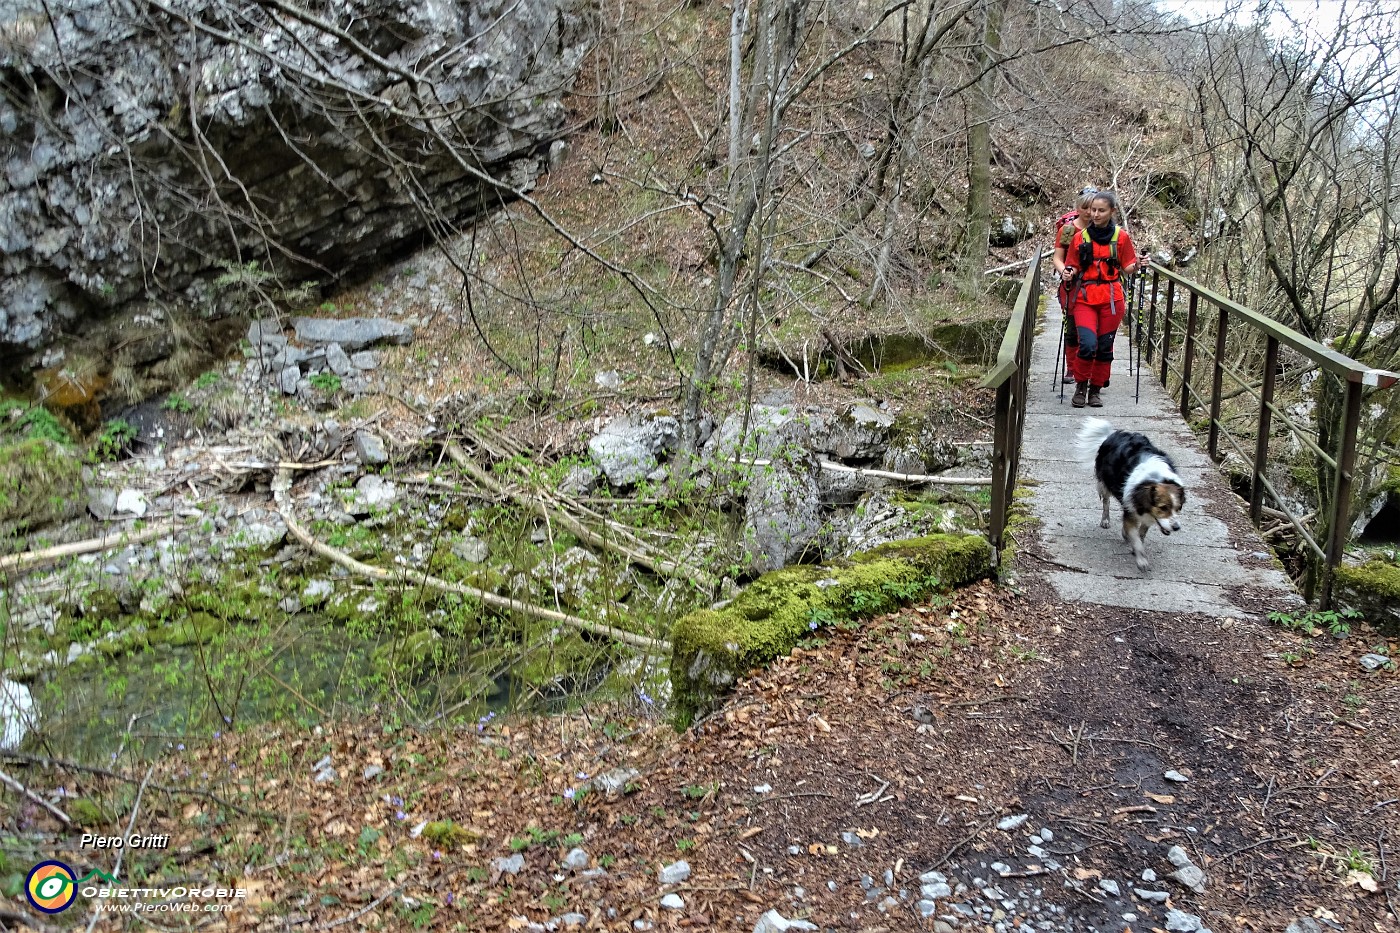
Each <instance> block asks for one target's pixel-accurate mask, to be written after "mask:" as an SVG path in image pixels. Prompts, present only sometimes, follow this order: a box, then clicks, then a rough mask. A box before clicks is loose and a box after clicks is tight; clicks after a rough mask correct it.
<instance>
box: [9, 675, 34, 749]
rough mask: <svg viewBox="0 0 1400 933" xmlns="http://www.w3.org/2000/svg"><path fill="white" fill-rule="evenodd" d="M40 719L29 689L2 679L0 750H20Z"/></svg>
mask: <svg viewBox="0 0 1400 933" xmlns="http://www.w3.org/2000/svg"><path fill="white" fill-rule="evenodd" d="M38 718H39V711H38V707H37V706H35V704H34V697H33V695H32V694H30V692H29V688H28V687H26V686H25V685H24V684H22V683H17V682H16V681H13V680H9V679H7V678H5V677H0V748H19V743H20V742H22V741H24V737H25V735H26V734H27V733H28V732H29V730H30V729H31V728H33V726H34V722H35V720H36V719H38Z"/></svg>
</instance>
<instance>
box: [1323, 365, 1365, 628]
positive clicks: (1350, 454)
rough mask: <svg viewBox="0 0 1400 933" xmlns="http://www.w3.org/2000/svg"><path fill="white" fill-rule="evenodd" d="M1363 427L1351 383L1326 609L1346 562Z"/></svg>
mask: <svg viewBox="0 0 1400 933" xmlns="http://www.w3.org/2000/svg"><path fill="white" fill-rule="evenodd" d="M1360 426H1361V383H1359V382H1348V383H1347V404H1346V412H1345V414H1344V415H1343V416H1342V443H1341V447H1340V449H1339V451H1338V453H1337V485H1336V488H1335V491H1334V492H1333V495H1332V526H1331V528H1330V529H1329V531H1328V535H1327V566H1326V568H1325V569H1324V570H1323V571H1322V598H1321V599H1320V600H1319V601H1318V602H1319V605H1320V606H1321V607H1322V608H1323V609H1329V608H1331V606H1332V572H1333V571H1334V570H1336V569H1337V565H1338V564H1340V563H1341V562H1342V550H1343V548H1345V547H1346V543H1347V534H1348V533H1349V532H1350V531H1351V527H1350V526H1351V481H1352V472H1353V470H1355V468H1356V432H1357V430H1358V429H1359V428H1360Z"/></svg>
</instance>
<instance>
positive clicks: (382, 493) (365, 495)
mask: <svg viewBox="0 0 1400 933" xmlns="http://www.w3.org/2000/svg"><path fill="white" fill-rule="evenodd" d="M355 491H356V492H357V493H359V496H358V498H359V499H360V501H361V502H362V503H363V504H364V505H365V506H366V507H367V508H368V509H370V510H373V509H375V508H378V507H379V506H385V505H389V504H390V503H391V502H393V501H394V499H395V498H397V497H398V487H397V486H395V485H394V484H393V483H391V482H389V481H388V480H385V479H384V478H383V477H381V476H376V475H374V474H373V473H371V474H368V475H366V476H361V477H360V479H359V481H358V482H356V483H355Z"/></svg>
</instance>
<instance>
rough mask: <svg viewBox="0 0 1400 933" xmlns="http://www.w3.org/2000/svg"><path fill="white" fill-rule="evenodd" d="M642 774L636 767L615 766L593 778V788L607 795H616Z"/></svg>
mask: <svg viewBox="0 0 1400 933" xmlns="http://www.w3.org/2000/svg"><path fill="white" fill-rule="evenodd" d="M640 776H641V772H640V771H637V770H636V769H635V768H613V769H612V770H611V771H605V772H604V773H602V774H600V775H598V776H597V777H595V778H594V779H593V780H592V782H591V783H592V785H593V789H594V790H596V791H598V792H600V793H601V794H603V795H604V796H606V797H616V796H617V795H618V794H620V793H622V792H623V791H624V790H625V789H626V788H627V785H628V783H630V782H631V781H634V780H636V779H637V778H638V777H640Z"/></svg>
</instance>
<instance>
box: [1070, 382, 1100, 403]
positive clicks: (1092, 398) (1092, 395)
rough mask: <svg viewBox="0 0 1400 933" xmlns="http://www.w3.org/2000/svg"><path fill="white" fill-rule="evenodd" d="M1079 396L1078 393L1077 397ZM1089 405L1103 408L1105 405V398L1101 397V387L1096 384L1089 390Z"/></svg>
mask: <svg viewBox="0 0 1400 933" xmlns="http://www.w3.org/2000/svg"><path fill="white" fill-rule="evenodd" d="M1078 397H1079V396H1078V395H1076V396H1075V398H1078ZM1089 407H1090V408H1102V407H1103V399H1101V398H1099V387H1098V386H1094V387H1093V388H1091V389H1090V390H1089Z"/></svg>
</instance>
